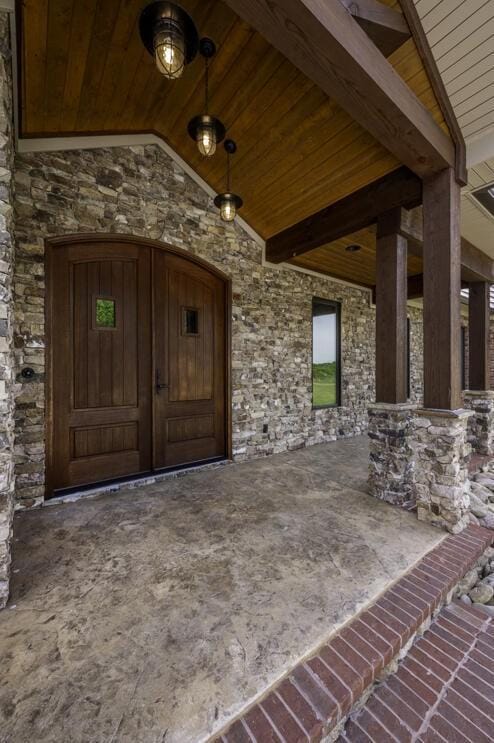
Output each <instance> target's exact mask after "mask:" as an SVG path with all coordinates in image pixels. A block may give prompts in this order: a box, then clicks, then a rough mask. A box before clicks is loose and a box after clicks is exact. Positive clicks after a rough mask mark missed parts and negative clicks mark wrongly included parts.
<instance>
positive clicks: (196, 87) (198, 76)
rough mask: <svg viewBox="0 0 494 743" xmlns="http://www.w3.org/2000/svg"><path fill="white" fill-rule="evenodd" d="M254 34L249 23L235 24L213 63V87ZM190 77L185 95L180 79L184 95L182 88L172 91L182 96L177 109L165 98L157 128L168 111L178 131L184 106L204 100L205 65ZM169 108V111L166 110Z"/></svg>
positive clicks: (168, 119)
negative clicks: (177, 126) (189, 84)
mask: <svg viewBox="0 0 494 743" xmlns="http://www.w3.org/2000/svg"><path fill="white" fill-rule="evenodd" d="M253 36H254V31H253V29H252V28H250V27H249V26H248V25H247V24H244V23H236V24H235V25H234V28H233V31H232V32H231V33H230V34H229V36H228V38H227V39H226V41H225V43H224V44H223V46H222V50H221V53H220V54H218V55H217V56H216V57H215V59H214V63H211V77H210V79H211V85H212V88H211V89H213V88H216V87H217V86H218V85H221V83H222V81H223V80H224V79H225V77H226V76H227V75H228V73H229V71H230V68H231V66H232V65H235V62H236V61H237V59H238V58H239V57H240V56H241V55H242V54H243V53H244V50H245V49H246V47H247V46H248V44H249V42H250V41H251V39H252V37H253ZM230 54H231V56H230ZM189 79H190V82H191V83H192V85H191V87H190V88H189V89H188V90H187V91H186V94H185V95H184V94H183V90H184V85H183V82H184V81H183V80H181V81H180V82H181V83H182V86H181V89H182V95H180V89H179V88H178V87H175V88H174V89H173V91H171V95H170V97H171V96H172V95H174V94H175V91H176V95H177V96H180V98H179V101H180V104H179V105H177V106H175V110H174V109H173V107H169V106H167V99H165V101H164V106H162V107H161V109H160V110H159V113H158V116H157V117H156V118H155V128H157V129H159V128H160V127H159V124H160V121H161V119H162V117H164V116H166V114H167V113H168V114H171V115H168V117H167V118H166V121H167V126H168V128H169V130H170V131H171V132H173V131H176V128H175V127H176V122H177V119H178V117H179V116H180V114H181V112H182V111H183V110H184V108H188V107H189V106H191V105H192V103H194V102H195V101H197V104H198V105H199V103H200V102H201V101H203V100H204V65H203V66H202V69H201V70H200V72H197V70H196V71H195V74H194V76H193V77H191V78H189ZM172 85H173V83H172ZM167 108H168V112H167V110H166V109H167Z"/></svg>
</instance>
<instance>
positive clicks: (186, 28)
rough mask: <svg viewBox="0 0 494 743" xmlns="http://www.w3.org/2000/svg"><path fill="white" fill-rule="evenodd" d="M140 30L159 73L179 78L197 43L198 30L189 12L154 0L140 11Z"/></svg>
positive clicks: (171, 77)
mask: <svg viewBox="0 0 494 743" xmlns="http://www.w3.org/2000/svg"><path fill="white" fill-rule="evenodd" d="M139 30H140V34H141V39H142V42H143V44H144V46H145V47H146V49H147V50H148V52H149V53H150V54H151V55H152V56H154V58H155V61H156V66H157V68H158V70H159V71H160V72H161V74H162V75H164V76H165V77H167V78H168V79H170V80H176V79H177V78H179V77H181V75H182V73H183V71H184V67H185V65H187V64H189V62H192V60H193V59H194V57H195V56H196V54H197V50H198V46H199V36H198V33H197V29H196V27H195V25H194V21H193V20H192V18H191V17H190V16H189V14H188V13H186V12H185V10H184V9H183V8H181V7H180V6H179V5H175V3H169V2H164V1H163V0H157V1H156V2H153V3H150V4H149V5H147V6H146V7H145V8H144V10H143V11H142V13H141V16H140V19H139Z"/></svg>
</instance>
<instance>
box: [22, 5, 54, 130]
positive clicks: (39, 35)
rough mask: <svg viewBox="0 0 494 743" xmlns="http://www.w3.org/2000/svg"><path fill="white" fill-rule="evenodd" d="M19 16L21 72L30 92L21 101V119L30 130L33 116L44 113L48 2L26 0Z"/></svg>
mask: <svg viewBox="0 0 494 743" xmlns="http://www.w3.org/2000/svg"><path fill="white" fill-rule="evenodd" d="M21 16H22V18H21V25H22V43H21V46H22V72H23V74H24V76H25V80H26V88H27V90H28V91H29V95H26V98H25V99H24V104H25V105H24V110H23V113H24V115H23V116H21V120H22V121H23V123H24V124H25V126H26V127H28V128H30V127H31V126H32V125H33V123H34V122H33V116H34V114H36V115H37V116H39V114H40V112H42V111H44V101H45V79H46V47H47V29H48V0H26V2H25V3H24V4H23V5H22V6H21ZM27 19H29V23H28V22H27ZM28 46H29V52H28ZM28 63H30V64H29V67H28ZM28 69H29V77H28V75H27V70H28Z"/></svg>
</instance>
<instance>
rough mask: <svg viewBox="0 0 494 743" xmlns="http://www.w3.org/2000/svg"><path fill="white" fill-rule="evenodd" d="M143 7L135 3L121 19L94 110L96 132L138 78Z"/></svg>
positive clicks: (114, 35) (115, 31) (113, 38)
mask: <svg viewBox="0 0 494 743" xmlns="http://www.w3.org/2000/svg"><path fill="white" fill-rule="evenodd" d="M141 6H142V2H141V0H133V2H132V3H130V4H128V5H127V8H126V13H125V14H124V13H119V15H118V18H117V22H116V23H115V28H114V30H113V34H112V38H111V41H110V44H109V48H108V54H107V56H106V62H105V69H104V72H103V77H102V78H101V82H100V86H99V90H98V95H97V98H96V101H95V106H94V109H93V114H92V119H91V125H92V127H93V128H94V129H104V128H105V124H106V120H107V117H108V110H109V109H113V110H116V105H115V98H116V97H117V96H121V95H122V94H123V92H124V90H125V81H126V80H128V79H129V78H130V79H132V78H133V77H134V72H135V68H136V66H137V65H138V64H140V59H142V56H141V50H142V48H143V45H142V42H141V39H140V37H139V34H138V33H137V19H138V17H139V10H140V8H141ZM145 90H146V91H147V90H148V88H147V87H146V88H145Z"/></svg>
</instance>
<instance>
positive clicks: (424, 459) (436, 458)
mask: <svg viewBox="0 0 494 743" xmlns="http://www.w3.org/2000/svg"><path fill="white" fill-rule="evenodd" d="M471 415H472V413H471V412H470V411H469V410H456V411H446V410H444V411H443V410H418V411H417V415H416V418H415V419H414V422H413V428H414V431H413V434H412V436H411V446H412V448H413V450H414V461H415V471H414V477H415V496H416V501H417V516H418V518H419V520H420V521H428V522H429V523H431V524H434V525H435V526H440V527H442V528H444V529H447V530H448V531H450V532H452V533H453V534H457V533H458V532H460V531H462V529H464V528H465V527H466V526H467V524H468V508H469V505H470V496H469V492H470V481H469V479H468V462H469V459H470V454H471V450H472V448H471V446H470V444H469V443H468V441H467V436H468V421H469V418H470V417H471Z"/></svg>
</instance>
